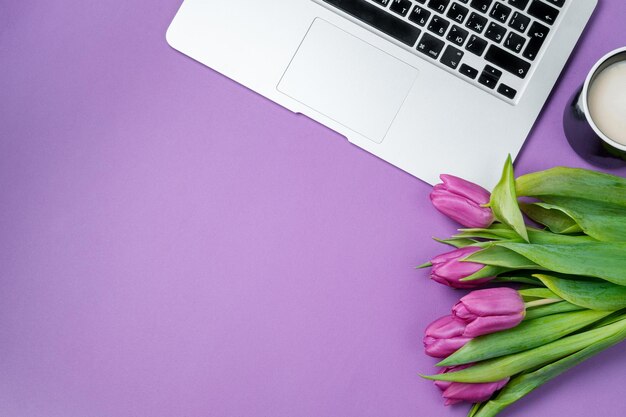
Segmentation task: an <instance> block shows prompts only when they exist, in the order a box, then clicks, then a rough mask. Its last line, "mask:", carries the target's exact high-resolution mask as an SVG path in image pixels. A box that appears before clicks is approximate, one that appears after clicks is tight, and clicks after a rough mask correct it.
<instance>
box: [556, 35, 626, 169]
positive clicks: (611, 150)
mask: <svg viewBox="0 0 626 417" xmlns="http://www.w3.org/2000/svg"><path fill="white" fill-rule="evenodd" d="M621 61H626V47H624V48H619V49H616V50H614V51H611V52H609V53H608V54H606V55H605V56H604V57H602V58H601V59H600V60H599V61H598V62H597V63H596V64H595V65H594V66H593V68H592V69H591V71H589V75H588V76H587V79H586V80H585V83H584V84H583V86H582V87H581V88H580V90H579V91H578V92H577V93H576V94H575V95H574V97H573V98H572V100H571V101H570V102H569V105H568V106H567V108H566V109H565V114H564V117H563V126H564V128H565V135H566V137H567V140H568V142H569V143H570V145H571V146H572V148H573V149H574V150H575V151H576V153H578V154H579V155H580V156H581V157H583V158H584V159H586V160H587V161H589V162H590V163H593V164H595V165H599V166H602V167H609V168H610V167H619V166H624V165H625V164H626V145H623V144H621V143H619V142H616V141H615V140H613V139H612V138H610V137H608V136H607V135H606V134H604V132H602V130H600V128H599V127H598V126H597V124H596V123H595V122H594V120H593V118H592V117H591V112H590V111H589V91H590V87H591V86H592V85H593V82H594V81H595V80H596V78H597V77H598V75H600V73H602V71H604V70H605V69H606V68H608V67H609V66H611V65H613V64H615V63H618V62H621ZM624 94H625V95H626V90H625V91H624Z"/></svg>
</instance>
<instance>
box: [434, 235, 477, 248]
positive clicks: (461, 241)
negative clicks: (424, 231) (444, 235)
mask: <svg viewBox="0 0 626 417" xmlns="http://www.w3.org/2000/svg"><path fill="white" fill-rule="evenodd" d="M433 240H435V241H437V242H439V243H443V244H444V245H449V246H452V247H455V248H465V247H467V246H473V245H481V244H482V243H480V242H478V241H476V240H473V239H465V238H456V237H452V238H451V239H438V238H436V237H434V238H433Z"/></svg>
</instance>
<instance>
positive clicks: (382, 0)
mask: <svg viewBox="0 0 626 417" xmlns="http://www.w3.org/2000/svg"><path fill="white" fill-rule="evenodd" d="M374 2H376V3H378V4H380V5H381V6H385V7H387V5H388V4H389V2H391V0H374Z"/></svg>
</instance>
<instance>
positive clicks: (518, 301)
mask: <svg viewBox="0 0 626 417" xmlns="http://www.w3.org/2000/svg"><path fill="white" fill-rule="evenodd" d="M452 314H453V315H454V317H455V318H456V319H458V320H460V321H462V322H463V323H464V324H465V331H464V332H463V336H464V337H469V338H474V337H477V336H481V335H485V334H489V333H494V332H498V331H501V330H506V329H510V328H513V327H515V326H517V325H518V324H520V323H521V321H522V320H523V319H524V316H525V314H526V308H525V306H524V300H523V299H522V297H521V296H520V295H519V293H518V292H517V291H515V290H513V289H511V288H506V287H502V288H489V289H485V290H478V291H472V292H471V293H469V294H468V295H466V296H465V297H463V298H461V300H460V301H459V302H458V303H457V304H456V305H455V306H454V308H453V309H452Z"/></svg>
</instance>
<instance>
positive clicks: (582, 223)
mask: <svg viewBox="0 0 626 417" xmlns="http://www.w3.org/2000/svg"><path fill="white" fill-rule="evenodd" d="M441 178H442V180H443V184H438V185H436V186H435V187H434V189H433V191H432V193H431V200H432V203H433V204H434V206H435V207H436V208H437V209H438V210H439V211H441V212H442V213H444V214H446V215H447V216H449V217H450V218H452V219H454V220H455V221H457V222H458V223H460V224H461V225H463V226H464V227H465V228H464V229H460V230H459V233H458V234H456V235H454V236H452V237H451V238H449V239H437V240H438V241H440V242H442V243H445V244H448V245H450V246H453V247H454V248H455V249H454V250H452V251H450V252H448V253H445V254H443V255H439V256H437V257H435V258H434V259H433V260H432V261H431V262H429V263H427V264H425V265H423V266H422V267H432V270H431V275H430V276H431V278H432V279H433V280H435V281H437V282H439V283H441V284H444V285H447V286H450V287H453V288H460V289H475V290H474V291H472V292H470V293H469V294H468V295H466V296H464V297H463V298H461V300H460V301H459V302H458V303H457V304H456V305H455V306H454V307H453V308H452V311H451V314H450V315H448V316H446V317H442V318H440V319H438V320H436V321H435V322H433V323H432V324H431V325H430V326H428V328H427V329H426V332H425V333H426V334H425V337H424V347H425V349H426V353H427V354H428V355H430V356H433V357H436V358H440V359H441V361H440V362H439V363H438V364H437V366H438V367H440V371H439V372H438V373H436V374H434V375H429V376H424V377H425V378H427V379H430V380H434V381H435V385H436V386H437V387H439V388H440V389H441V390H442V391H443V397H444V398H445V402H446V405H449V404H454V403H457V402H461V401H467V402H471V403H474V405H473V407H472V408H471V409H470V412H469V415H468V416H469V417H491V416H495V415H496V414H498V413H499V412H500V411H502V410H503V409H504V408H506V407H507V406H509V405H510V404H512V403H514V402H515V401H517V400H519V399H521V398H522V397H524V396H525V395H527V394H528V393H530V392H531V391H532V390H534V389H536V388H537V387H539V386H541V385H542V384H544V383H546V382H547V381H549V380H551V379H552V378H555V377H556V376H558V375H560V374H561V373H563V372H565V371H566V370H568V369H570V368H572V367H573V366H575V365H577V364H579V363H580V362H582V361H584V360H586V359H588V358H590V357H591V356H593V355H595V354H597V353H598V352H600V351H602V350H604V349H606V348H608V347H610V346H613V345H615V344H617V343H619V342H621V341H622V340H624V339H626V179H624V178H620V177H616V176H612V175H607V174H603V173H598V172H594V171H589V170H583V169H572V168H554V169H550V170H547V171H542V172H536V173H532V174H528V175H524V176H521V177H519V178H517V179H515V177H514V172H513V165H512V163H511V159H510V158H509V159H508V160H507V162H506V165H505V167H504V171H503V174H502V178H501V180H500V182H499V183H498V185H497V186H496V187H495V188H494V190H493V192H492V193H489V192H488V191H487V190H485V189H483V188H481V187H480V186H478V185H476V184H473V183H470V182H468V181H465V180H463V179H460V178H457V177H453V176H449V175H442V177H441ZM524 215H525V216H524ZM527 223H529V224H534V226H531V225H529V224H527ZM481 286H487V288H485V289H477V288H480V287H481Z"/></svg>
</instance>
